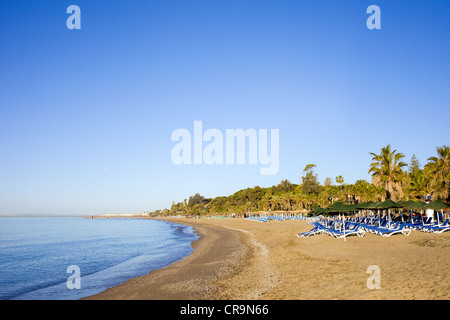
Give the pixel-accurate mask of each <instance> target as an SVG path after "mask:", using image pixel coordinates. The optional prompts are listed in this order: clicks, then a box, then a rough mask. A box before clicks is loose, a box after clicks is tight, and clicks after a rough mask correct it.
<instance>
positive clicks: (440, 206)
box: [423, 200, 449, 225]
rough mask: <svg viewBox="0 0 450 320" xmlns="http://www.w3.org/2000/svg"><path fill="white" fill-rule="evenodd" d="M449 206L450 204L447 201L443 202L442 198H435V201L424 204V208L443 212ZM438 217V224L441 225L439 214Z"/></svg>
mask: <svg viewBox="0 0 450 320" xmlns="http://www.w3.org/2000/svg"><path fill="white" fill-rule="evenodd" d="M448 207H449V205H448V204H447V203H445V202H442V201H440V200H433V201H431V202H430V203H428V204H426V205H424V206H423V209H424V210H426V209H432V210H436V211H438V210H441V213H442V211H443V210H444V209H447V208H448ZM437 219H438V225H439V224H440V221H439V214H438V215H437Z"/></svg>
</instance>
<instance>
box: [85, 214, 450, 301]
mask: <svg viewBox="0 0 450 320" xmlns="http://www.w3.org/2000/svg"><path fill="white" fill-rule="evenodd" d="M165 220H166V221H173V222H177V223H181V224H185V225H191V226H194V228H195V229H196V230H197V231H198V232H199V234H200V235H201V238H200V239H199V240H197V241H195V242H194V243H193V248H194V251H193V252H192V254H191V255H190V256H188V257H186V258H185V259H184V260H181V261H179V262H176V263H174V264H172V265H170V266H168V267H166V268H163V269H159V270H155V271H152V272H150V273H149V274H148V275H145V276H142V277H138V278H134V279H131V280H129V281H127V282H125V283H123V284H121V285H119V286H117V287H113V288H110V289H108V290H106V291H104V292H102V293H100V294H98V295H95V296H91V297H87V298H86V299H102V300H104V299H120V300H127V299H137V300H141V299H150V300H159V299H163V300H166V299H174V300H194V299H195V300H201V299H203V300H213V299H215V300H219V299H231V300H232V299H238V300H254V299H268V300H278V299H281V300H293V299H294V300H295V299H302V300H303V299H326V300H329V299H349V300H354V299H368V300H379V299H401V300H403V299H404V300H410V299H420V300H429V299H443V300H448V299H450V282H449V280H450V270H449V268H448V266H449V264H450V232H447V233H443V234H428V233H424V232H419V231H413V232H411V234H410V235H409V236H407V237H406V236H403V235H394V236H392V237H389V238H384V237H380V236H377V235H373V234H368V233H367V234H366V236H364V237H361V238H360V237H348V238H347V241H345V242H344V240H342V239H335V238H333V237H330V236H328V235H318V236H314V237H309V238H306V239H304V238H298V237H297V233H299V232H305V231H308V230H310V229H311V226H310V225H308V224H307V222H306V221H294V220H288V221H270V222H266V223H261V222H257V221H252V220H246V219H237V218H236V219H219V218H216V219H185V218H166V219H165ZM372 265H375V266H378V267H379V270H380V285H381V288H380V289H369V288H368V285H367V281H368V278H369V277H370V276H371V274H370V273H368V272H367V270H368V268H369V266H372ZM369 280H370V279H369ZM369 282H371V281H369Z"/></svg>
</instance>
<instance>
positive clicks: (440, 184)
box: [425, 145, 450, 201]
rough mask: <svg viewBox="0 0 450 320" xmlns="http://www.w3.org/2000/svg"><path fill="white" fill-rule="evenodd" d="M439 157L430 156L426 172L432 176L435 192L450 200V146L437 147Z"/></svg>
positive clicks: (432, 185) (431, 181)
mask: <svg viewBox="0 0 450 320" xmlns="http://www.w3.org/2000/svg"><path fill="white" fill-rule="evenodd" d="M436 151H437V154H438V156H437V157H429V158H428V163H427V164H426V165H425V173H426V174H427V175H428V176H429V178H430V184H431V187H432V190H433V193H434V194H435V195H436V196H437V197H438V198H441V199H444V200H447V201H449V200H450V147H449V146H447V145H444V146H442V147H438V148H437V150H436Z"/></svg>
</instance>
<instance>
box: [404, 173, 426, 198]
mask: <svg viewBox="0 0 450 320" xmlns="http://www.w3.org/2000/svg"><path fill="white" fill-rule="evenodd" d="M407 191H408V193H409V197H412V198H415V199H424V198H425V196H426V195H427V194H428V193H430V190H429V188H428V179H427V177H426V176H425V174H424V172H423V171H422V170H416V171H414V172H413V173H411V174H410V176H409V187H408V188H407Z"/></svg>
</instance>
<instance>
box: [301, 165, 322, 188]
mask: <svg viewBox="0 0 450 320" xmlns="http://www.w3.org/2000/svg"><path fill="white" fill-rule="evenodd" d="M315 167H316V165H315V164H308V165H307V166H306V167H305V169H303V174H304V175H303V177H302V192H303V193H306V194H311V193H314V194H317V193H319V191H320V183H319V182H318V180H317V174H315V173H314V168H315Z"/></svg>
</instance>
